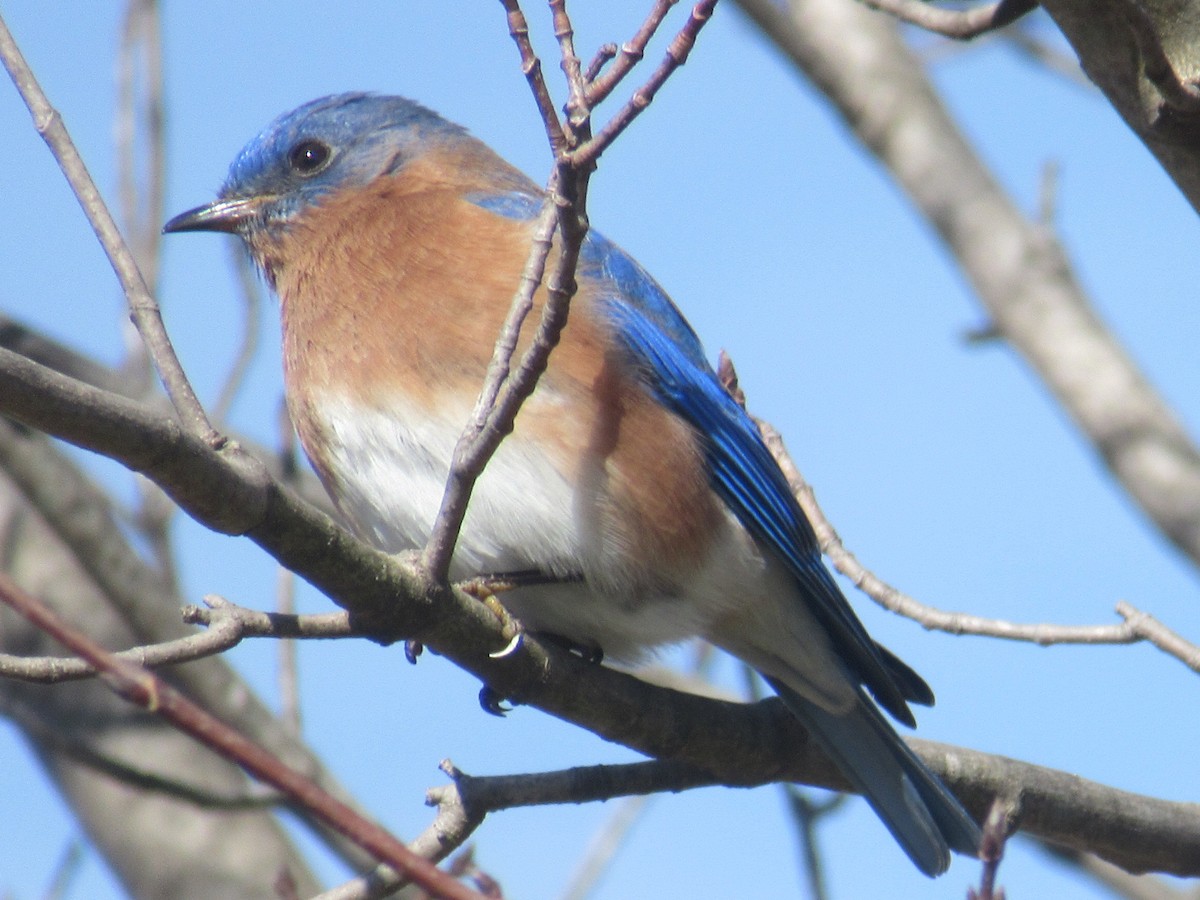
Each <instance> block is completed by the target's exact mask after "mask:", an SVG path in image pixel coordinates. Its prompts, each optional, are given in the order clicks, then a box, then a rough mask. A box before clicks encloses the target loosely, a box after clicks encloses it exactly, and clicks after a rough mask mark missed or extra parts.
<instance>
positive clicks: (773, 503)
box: [468, 192, 928, 725]
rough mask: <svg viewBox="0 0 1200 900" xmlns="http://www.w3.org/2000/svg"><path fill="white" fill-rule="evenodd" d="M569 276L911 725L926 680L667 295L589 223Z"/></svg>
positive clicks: (515, 205) (505, 202) (504, 199)
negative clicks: (839, 579) (870, 612)
mask: <svg viewBox="0 0 1200 900" xmlns="http://www.w3.org/2000/svg"><path fill="white" fill-rule="evenodd" d="M468 199H469V200H470V201H471V202H472V203H475V204H476V205H478V206H480V207H482V208H484V209H487V210H490V211H491V212H494V213H496V214H497V215H502V216H506V217H508V218H513V219H529V218H532V217H533V216H535V215H536V214H537V212H538V211H539V210H540V209H541V205H542V197H541V196H539V195H537V194H533V193H524V192H509V193H502V194H486V195H484V194H477V195H472V196H470V197H469V198H468ZM577 276H578V278H579V279H580V280H581V281H583V280H587V281H589V282H591V284H592V285H593V286H594V287H595V288H596V289H597V292H596V299H597V301H598V302H599V303H600V305H601V307H602V309H603V310H604V311H605V313H606V314H607V315H608V316H609V317H610V319H611V321H612V323H613V325H614V326H615V329H616V333H617V334H618V336H619V339H620V341H621V342H622V344H623V347H624V349H625V350H626V352H628V353H629V354H630V357H631V360H632V361H633V363H634V365H635V366H636V367H637V369H638V370H639V372H640V373H641V376H642V379H643V381H644V383H645V385H646V386H647V388H648V389H649V390H651V391H652V392H653V393H654V394H655V396H656V397H657V398H658V399H659V401H660V402H662V403H663V404H664V405H665V406H667V407H668V408H669V409H670V410H672V411H673V412H675V413H676V414H677V415H679V416H681V417H682V418H683V419H685V420H686V421H687V422H688V423H689V424H691V425H692V427H693V428H695V429H696V432H697V433H698V434H699V435H700V436H701V438H702V440H703V442H704V449H705V453H706V457H707V463H708V466H709V473H710V478H711V481H712V485H713V488H714V489H715V490H716V491H717V493H718V494H719V495H720V497H721V499H722V500H723V501H724V502H725V503H726V504H727V505H728V506H729V508H730V509H731V510H732V511H733V513H734V515H736V516H737V518H738V521H740V522H741V523H742V525H743V526H744V527H745V528H746V529H747V530H748V531H749V532H750V533H751V534H752V535H754V537H755V538H756V539H757V540H759V541H761V542H762V543H763V544H765V545H766V546H767V547H769V548H771V550H772V551H773V552H774V553H775V554H776V555H777V556H778V557H779V558H780V559H781V560H782V561H783V563H784V565H785V566H787V568H788V570H789V571H790V572H791V573H792V575H793V577H794V578H795V579H796V582H797V584H798V586H799V587H800V589H801V593H802V595H803V597H804V598H805V600H806V601H807V602H808V603H809V604H810V606H811V607H812V610H813V612H814V613H815V614H816V615H817V617H818V619H819V620H820V621H821V622H822V624H823V625H824V626H825V627H826V628H827V629H828V630H829V633H830V636H831V637H832V638H833V640H834V642H835V644H836V645H837V646H838V648H839V650H840V651H841V654H842V658H843V660H844V662H845V663H846V665H847V667H848V668H849V669H850V670H851V671H853V672H854V673H855V674H856V675H857V676H858V678H859V679H860V680H861V681H862V683H863V684H865V685H866V686H867V688H868V689H869V690H870V691H871V693H872V694H873V695H874V696H875V698H876V700H878V701H879V703H880V704H881V705H883V707H884V708H885V709H887V710H888V712H890V713H891V714H892V715H894V716H895V717H896V718H898V719H900V720H901V721H903V722H905V723H906V724H909V725H912V724H913V718H912V713H911V712H910V711H909V709H908V706H907V704H906V703H905V695H907V696H909V697H910V698H911V699H914V700H920V699H921V698H922V697H925V696H927V695H928V688H927V687H925V685H924V683H923V682H921V680H920V678H919V677H918V676H916V674H915V673H913V672H912V670H911V669H908V667H907V666H903V664H899V665H900V666H901V668H900V670H899V671H897V672H893V671H892V668H893V666H892V665H890V664H889V661H895V662H896V663H898V662H899V661H898V660H895V658H894V657H892V656H891V655H890V654H887V655H886V659H885V652H886V651H883V650H882V649H881V648H880V647H879V646H878V645H877V644H876V643H875V642H874V641H873V640H872V639H871V638H870V636H869V635H868V634H867V632H866V629H865V628H863V626H862V623H861V622H859V620H858V617H857V616H856V615H855V614H854V611H853V610H852V609H851V608H850V605H849V603H847V602H846V599H845V597H843V596H842V593H841V591H840V590H839V589H838V587H837V585H836V584H835V583H834V581H833V578H832V576H830V574H829V571H828V570H827V569H826V568H825V566H824V564H823V563H822V561H821V553H820V547H819V545H818V543H817V537H816V534H815V533H814V532H813V529H812V525H811V524H810V523H809V521H808V519H807V518H806V517H805V515H804V513H803V511H802V510H801V509H800V506H799V504H797V502H796V498H795V497H793V496H792V492H791V489H790V488H789V487H788V483H787V480H786V479H785V478H784V476H783V472H781V471H780V469H779V466H778V465H777V464H776V463H775V460H774V459H773V458H772V456H771V453H770V451H769V450H768V449H767V447H766V445H765V444H764V443H763V441H762V438H761V437H760V436H759V434H758V429H757V428H756V427H755V425H754V422H753V421H752V420H751V418H750V416H749V415H747V414H746V411H745V410H743V409H742V408H741V407H740V406H739V405H738V404H737V403H736V402H734V400H733V398H732V397H730V396H729V394H728V393H727V392H726V391H725V389H724V388H722V387H721V385H720V383H719V382H718V381H717V378H716V375H715V374H714V372H713V371H712V368H711V367H710V366H709V365H708V361H707V360H706V359H705V356H704V348H703V346H702V345H701V343H700V339H699V338H698V337H697V336H696V333H695V332H694V331H692V328H691V326H690V325H688V323H687V321H686V320H685V319H684V318H683V315H682V314H681V313H680V312H679V310H678V309H677V308H676V306H675V304H674V303H672V302H671V298H670V297H668V296H667V293H666V292H665V291H664V290H663V289H662V288H661V287H660V286H659V285H658V283H657V282H655V280H654V279H653V278H652V277H651V276H650V274H649V273H648V272H647V271H646V270H645V269H643V268H642V267H641V266H640V265H639V264H638V263H637V262H636V261H635V260H634V259H633V258H632V257H630V256H629V255H628V254H627V253H625V252H624V251H623V250H621V248H620V247H618V246H616V245H615V244H613V243H612V242H610V241H609V240H607V239H606V238H605V237H603V236H602V235H600V234H598V233H597V232H595V231H590V232H589V233H588V235H587V238H586V239H585V241H584V245H583V247H582V248H581V252H580V258H579V271H578V273H577ZM900 676H903V677H902V678H901V677H900ZM898 680H899V681H902V682H903V683H904V684H909V685H910V686H909V687H908V688H905V687H904V686H902V685H901V684H898V683H897V682H898ZM910 682H911V684H910ZM912 685H915V686H916V687H913V686H912ZM917 688H920V690H918V689H917Z"/></svg>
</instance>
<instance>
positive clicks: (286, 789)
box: [0, 574, 482, 900]
mask: <svg viewBox="0 0 1200 900" xmlns="http://www.w3.org/2000/svg"><path fill="white" fill-rule="evenodd" d="M0 601H3V602H4V603H6V604H7V605H9V606H10V607H12V608H13V609H15V610H16V611H17V612H19V613H21V615H23V616H24V617H25V618H27V619H28V620H29V621H30V622H32V623H33V624H34V625H36V626H37V627H38V628H40V629H41V630H42V631H44V632H46V633H47V634H49V635H51V636H52V637H53V638H54V639H55V640H57V641H59V642H60V643H61V644H63V645H64V646H66V647H67V648H69V649H70V650H71V651H72V652H74V653H77V654H78V655H79V656H81V657H83V658H84V659H86V660H87V661H88V662H89V663H90V664H91V665H93V666H95V667H96V668H97V669H99V670H100V671H101V672H103V673H104V676H105V681H106V682H107V683H108V686H109V687H110V688H111V689H112V690H113V691H114V692H115V693H117V694H119V695H120V696H121V697H123V698H124V699H126V700H128V701H129V702H130V703H132V704H134V705H136V706H139V707H141V708H143V709H145V710H146V711H148V712H154V713H158V714H159V715H162V716H164V717H165V718H167V719H168V720H170V722H171V723H172V724H173V725H174V726H175V727H176V728H177V729H179V730H180V731H182V732H184V733H185V734H188V735H190V736H192V737H193V738H195V739H196V740H198V741H200V742H201V743H202V744H204V745H205V746H206V747H209V748H210V749H213V750H215V751H217V752H218V753H220V754H221V755H222V756H224V757H225V758H227V759H229V760H230V761H232V762H235V763H237V764H238V765H239V766H241V767H242V768H243V769H245V770H246V771H247V772H249V773H250V774H251V775H253V776H254V777H255V778H257V779H259V780H260V781H263V782H265V783H267V784H269V785H271V786H272V787H274V788H276V789H277V790H279V791H282V792H283V793H285V794H287V796H288V797H289V798H291V800H292V802H294V803H297V804H299V805H301V806H303V807H304V808H305V809H307V810H308V811H309V812H311V813H313V814H315V815H316V816H318V817H319V818H321V819H322V820H323V821H324V822H325V823H326V824H327V825H329V826H330V827H332V828H335V829H337V830H338V831H340V832H342V833H343V834H344V835H346V836H347V837H349V838H351V839H352V840H354V841H356V842H358V843H359V844H360V845H361V846H362V847H364V848H365V849H367V850H369V851H370V852H371V853H373V854H374V855H375V856H376V857H377V858H378V859H380V860H383V861H385V862H387V863H388V864H389V865H392V866H394V867H395V868H397V869H399V870H400V871H402V872H405V873H406V874H407V875H408V876H409V877H410V878H412V880H413V881H415V882H416V883H417V884H419V885H421V886H422V887H424V888H426V889H427V890H428V891H430V892H431V893H432V894H433V895H434V896H436V897H445V898H451V900H453V898H457V900H482V898H481V896H480V895H479V894H477V893H475V892H474V891H471V890H469V889H468V888H466V887H465V886H464V885H463V884H461V883H460V882H458V881H456V880H455V879H453V878H451V877H450V876H448V875H447V874H446V873H444V872H442V871H440V870H439V869H438V868H437V867H435V866H433V865H431V864H430V863H428V862H427V861H425V860H424V859H421V858H420V857H418V856H416V855H415V854H414V853H413V852H412V851H411V850H409V849H408V848H407V847H405V846H404V845H403V844H401V843H400V842H399V841H397V840H396V839H395V838H394V837H392V836H391V835H390V834H388V833H387V832H386V831H385V830H384V829H383V828H382V827H380V826H379V825H377V824H375V823H374V822H371V821H369V820H367V819H365V818H364V817H362V816H361V815H359V814H358V813H357V812H356V811H355V810H353V809H351V808H350V807H349V806H347V805H346V804H344V803H342V802H341V801H340V800H337V799H335V798H334V797H332V796H331V795H329V794H327V793H325V792H324V791H323V790H321V788H319V787H318V786H317V785H316V783H315V782H313V781H311V780H310V779H308V778H307V777H305V776H303V775H301V774H300V773H299V772H297V771H295V770H293V769H289V768H288V767H286V766H284V765H283V764H282V763H281V762H280V761H279V760H278V759H277V758H276V757H275V756H273V755H272V754H270V753H268V752H267V751H265V750H263V749H262V748H261V747H259V746H258V745H256V744H254V743H252V742H251V741H249V740H247V739H246V738H244V737H242V735H240V734H238V733H237V732H236V731H234V730H233V729H232V728H230V727H229V726H227V725H225V724H224V723H223V722H221V721H220V720H219V719H217V718H216V717H215V716H213V715H211V714H210V713H208V712H206V711H205V710H204V709H202V708H201V707H199V706H197V705H196V704H194V703H192V701H190V700H188V699H187V698H186V697H185V696H184V695H183V694H181V693H179V692H178V691H177V690H175V689H174V688H173V687H171V686H170V685H168V684H167V683H166V682H165V681H163V680H161V679H160V678H158V677H157V676H155V675H154V674H153V673H151V672H149V671H147V670H145V669H142V668H140V667H138V666H136V665H133V664H132V663H129V662H125V661H124V660H121V659H118V658H117V657H115V656H113V655H112V654H111V653H109V652H108V651H106V650H105V649H104V648H103V647H101V646H100V645H99V644H97V643H96V642H95V641H93V640H92V639H91V638H89V637H87V636H86V635H84V634H83V633H82V632H79V631H77V630H75V629H73V628H71V627H70V626H69V625H67V624H66V623H65V622H64V621H63V620H62V619H60V618H59V617H58V616H57V615H56V614H55V613H54V612H52V611H51V610H50V609H49V608H48V607H46V606H45V605H43V604H42V603H41V602H39V601H38V600H37V599H35V598H34V597H32V596H31V595H29V594H27V593H26V592H25V591H23V590H22V589H21V588H20V587H19V586H18V585H17V584H16V582H14V581H12V580H11V579H10V578H9V577H8V576H7V575H4V574H0Z"/></svg>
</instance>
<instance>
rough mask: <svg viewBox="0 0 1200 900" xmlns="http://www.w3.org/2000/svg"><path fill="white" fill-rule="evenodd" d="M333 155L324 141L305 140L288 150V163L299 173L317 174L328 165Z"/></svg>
mask: <svg viewBox="0 0 1200 900" xmlns="http://www.w3.org/2000/svg"><path fill="white" fill-rule="evenodd" d="M332 155H333V151H332V150H330V149H329V145H328V144H326V143H325V142H324V141H317V140H312V139H308V140H303V141H301V142H300V143H298V144H296V145H295V146H294V147H292V149H291V150H289V151H288V164H289V165H290V166H291V167H292V171H293V172H295V173H296V174H298V175H316V174H317V173H318V172H320V171H321V170H322V169H324V168H325V166H326V165H328V163H329V158H330V157H331V156H332Z"/></svg>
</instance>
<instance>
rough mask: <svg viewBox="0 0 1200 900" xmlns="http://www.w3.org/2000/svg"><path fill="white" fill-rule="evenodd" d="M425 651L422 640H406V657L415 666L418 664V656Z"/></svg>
mask: <svg viewBox="0 0 1200 900" xmlns="http://www.w3.org/2000/svg"><path fill="white" fill-rule="evenodd" d="M424 652H425V645H424V644H422V643H421V642H420V641H405V642H404V658H405V659H407V660H408V661H409V663H410V664H412V665H414V666H415V665H416V664H417V657H418V656H420V655H421V654H422V653H424Z"/></svg>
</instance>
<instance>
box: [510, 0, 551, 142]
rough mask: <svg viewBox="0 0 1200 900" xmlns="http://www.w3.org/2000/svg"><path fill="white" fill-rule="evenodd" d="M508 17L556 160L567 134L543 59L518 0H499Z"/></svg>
mask: <svg viewBox="0 0 1200 900" xmlns="http://www.w3.org/2000/svg"><path fill="white" fill-rule="evenodd" d="M500 2H501V4H502V5H503V6H504V11H505V14H506V15H507V17H508V33H509V36H510V37H512V39H513V41H514V42H515V43H516V45H517V50H518V51H519V52H520V54H521V71H522V72H524V73H525V79H526V80H527V81H528V82H529V89H530V90H531V91H533V99H534V101H535V102H536V103H537V108H538V112H539V113H540V114H541V117H542V122H543V124H544V125H545V126H546V138H547V139H548V140H549V141H550V152H551V153H552V154H553V155H554V158H555V159H558V157H559V156H560V155H561V154H562V152H563V151H564V150H566V148H567V137H566V135H565V134H564V133H563V128H562V123H561V122H559V120H558V113H557V112H555V109H554V100H553V98H551V96H550V89H549V88H547V87H546V79H545V78H544V77H543V76H542V61H541V60H540V59H538V55H537V53H535V52H534V49H533V43H532V42H531V41H530V40H529V23H528V22H527V21H526V20H525V13H523V12H522V11H521V4H520V2H519V0H500Z"/></svg>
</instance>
